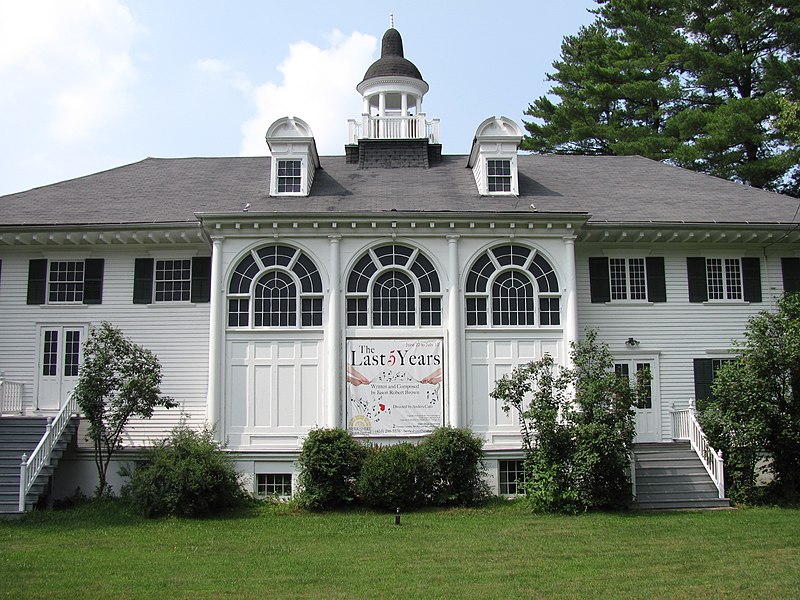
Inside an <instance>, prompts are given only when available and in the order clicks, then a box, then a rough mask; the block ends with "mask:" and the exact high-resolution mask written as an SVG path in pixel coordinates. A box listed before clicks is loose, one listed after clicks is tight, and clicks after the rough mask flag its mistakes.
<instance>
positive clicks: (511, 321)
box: [465, 244, 561, 327]
mask: <svg viewBox="0 0 800 600" xmlns="http://www.w3.org/2000/svg"><path fill="white" fill-rule="evenodd" d="M465 299H466V309H467V325H488V324H489V323H491V324H492V325H509V326H529V327H530V326H537V325H538V326H547V325H560V324H561V309H560V303H559V301H560V291H559V289H558V278H557V277H556V273H555V271H554V270H553V267H551V266H550V263H549V262H548V261H547V259H546V258H545V257H544V256H542V255H541V254H537V253H536V252H535V251H533V250H531V249H530V248H526V247H525V246H516V245H511V244H509V245H505V246H498V247H496V248H492V249H490V250H487V251H486V252H484V253H483V254H481V255H480V256H479V257H478V258H477V259H475V262H474V263H472V268H471V269H470V270H469V274H468V275H467V285H466V288H465Z"/></svg>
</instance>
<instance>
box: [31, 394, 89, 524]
mask: <svg viewBox="0 0 800 600" xmlns="http://www.w3.org/2000/svg"><path fill="white" fill-rule="evenodd" d="M77 412H78V402H77V400H75V396H74V394H73V393H72V392H70V393H69V396H67V401H66V403H65V404H64V406H62V407H61V410H59V411H58V414H57V415H56V416H55V417H47V428H46V429H45V432H44V435H43V436H42V439H41V440H39V444H38V445H37V446H36V448H35V449H34V451H33V452H31V455H30V456H28V455H27V454H23V455H22V462H21V463H20V465H19V512H25V497H26V496H27V495H28V492H29V491H30V489H31V488H32V487H33V484H34V482H35V481H36V478H37V477H38V476H39V473H41V471H42V469H43V468H44V467H45V466H47V465H48V464H50V454H51V453H52V452H53V448H54V447H55V445H56V444H57V443H58V440H59V438H60V437H61V434H62V433H64V429H66V427H67V424H68V423H69V420H70V418H71V417H72V415H73V414H77Z"/></svg>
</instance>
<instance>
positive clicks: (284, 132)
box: [267, 117, 320, 196]
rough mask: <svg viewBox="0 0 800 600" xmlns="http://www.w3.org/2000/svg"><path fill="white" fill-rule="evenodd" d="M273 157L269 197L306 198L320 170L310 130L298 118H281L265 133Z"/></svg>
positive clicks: (315, 146) (315, 145)
mask: <svg viewBox="0 0 800 600" xmlns="http://www.w3.org/2000/svg"><path fill="white" fill-rule="evenodd" d="M267 145H268V146H269V151H270V154H271V155H272V161H271V162H272V164H271V169H270V178H269V193H270V195H272V196H308V195H309V194H310V193H311V186H312V185H313V183H314V174H315V173H316V171H317V169H319V168H320V164H319V155H318V154H317V144H316V142H315V141H314V134H313V133H311V128H310V127H309V126H308V124H306V122H305V121H303V120H302V119H298V118H297V117H283V118H281V119H278V120H277V121H275V122H274V123H273V124H272V125H270V126H269V129H268V130H267Z"/></svg>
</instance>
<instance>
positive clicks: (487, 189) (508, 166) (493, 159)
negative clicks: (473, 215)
mask: <svg viewBox="0 0 800 600" xmlns="http://www.w3.org/2000/svg"><path fill="white" fill-rule="evenodd" d="M520 142H522V130H521V129H520V128H519V127H518V126H517V124H516V123H514V121H512V120H511V119H509V118H507V117H490V118H488V119H486V120H485V121H484V122H483V123H481V124H480V126H479V127H478V131H477V132H476V133H475V139H474V141H473V142H472V150H471V151H470V153H469V160H468V161H467V168H469V169H472V174H473V176H474V177H475V185H476V186H477V188H478V193H479V194H481V195H482V196H518V195H519V179H518V177H517V150H519V144H520Z"/></svg>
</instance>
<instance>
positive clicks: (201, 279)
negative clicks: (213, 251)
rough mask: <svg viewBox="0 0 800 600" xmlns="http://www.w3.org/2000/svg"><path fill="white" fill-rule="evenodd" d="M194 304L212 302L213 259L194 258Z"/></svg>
mask: <svg viewBox="0 0 800 600" xmlns="http://www.w3.org/2000/svg"><path fill="white" fill-rule="evenodd" d="M191 300H192V302H208V301H209V300H211V257H210V256H195V257H194V258H192V297H191Z"/></svg>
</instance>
